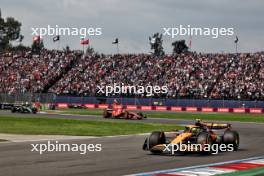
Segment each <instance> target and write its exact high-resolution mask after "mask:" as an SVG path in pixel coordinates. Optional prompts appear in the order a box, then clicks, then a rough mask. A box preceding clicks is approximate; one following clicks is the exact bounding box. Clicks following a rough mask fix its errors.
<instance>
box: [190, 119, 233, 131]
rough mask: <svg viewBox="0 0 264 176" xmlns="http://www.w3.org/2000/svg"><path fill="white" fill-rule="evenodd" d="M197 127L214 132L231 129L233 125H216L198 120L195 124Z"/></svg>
mask: <svg viewBox="0 0 264 176" xmlns="http://www.w3.org/2000/svg"><path fill="white" fill-rule="evenodd" d="M195 125H197V126H204V127H207V128H209V129H212V130H220V129H230V128H232V125H231V124H229V123H214V122H202V121H201V120H197V122H196V123H195Z"/></svg>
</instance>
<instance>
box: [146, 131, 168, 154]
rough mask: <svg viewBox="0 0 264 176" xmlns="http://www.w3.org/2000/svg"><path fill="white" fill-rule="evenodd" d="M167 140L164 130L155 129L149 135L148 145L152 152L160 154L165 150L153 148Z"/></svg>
mask: <svg viewBox="0 0 264 176" xmlns="http://www.w3.org/2000/svg"><path fill="white" fill-rule="evenodd" d="M165 142H166V137H165V134H164V132H160V131H154V132H152V133H151V135H150V136H149V139H148V147H149V149H150V151H151V152H152V153H154V154H160V153H162V152H163V151H162V150H155V149H153V147H154V146H156V145H159V144H165Z"/></svg>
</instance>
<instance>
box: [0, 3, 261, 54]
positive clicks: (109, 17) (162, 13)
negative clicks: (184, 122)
mask: <svg viewBox="0 0 264 176" xmlns="http://www.w3.org/2000/svg"><path fill="white" fill-rule="evenodd" d="M0 5H1V6H0V7H1V10H2V16H3V17H7V16H13V17H15V18H16V19H18V20H19V21H21V22H22V34H23V35H24V36H25V38H24V41H23V43H24V44H26V45H30V44H31V42H32V35H31V33H32V30H31V28H32V27H46V26H47V25H51V26H55V25H59V26H60V27H87V28H89V27H94V28H96V27H100V28H102V35H101V36H91V37H89V38H90V43H91V45H92V46H93V47H94V48H95V50H96V51H99V52H103V53H114V52H116V49H115V46H113V45H112V44H111V42H112V41H113V40H114V38H116V37H118V38H119V40H120V46H119V47H120V52H122V53H148V52H150V49H149V44H148V42H149V41H148V37H149V36H150V35H151V34H153V33H155V32H163V30H162V28H163V27H178V26H179V25H180V24H182V25H188V24H189V25H191V26H193V27H210V28H212V27H219V28H220V27H225V28H230V27H231V28H234V32H235V34H234V36H223V37H219V38H218V39H212V38H211V37H205V36H199V37H198V36H197V37H196V36H193V39H192V40H193V41H192V43H193V50H195V51H198V52H234V40H235V35H238V37H239V47H238V48H239V51H241V52H255V51H263V50H264V49H263V48H264V30H263V29H264V18H263V17H264V10H263V7H264V1H262V0H251V1H248V0H221V1H217V0H199V1H197V0H185V1H179V0H133V1H131V0H97V1H94V0H93V1H92V0H57V1H55V0H41V1H40V0H23V1H21V0H0ZM178 39H185V40H187V41H188V40H189V37H188V36H181V37H176V38H175V39H171V38H169V37H167V36H166V37H164V48H165V51H166V52H167V53H170V52H171V51H172V47H171V43H172V42H173V41H174V40H178ZM79 41H80V38H79V37H76V36H71V37H69V36H62V37H61V43H60V47H64V46H65V45H67V44H68V45H69V46H70V47H71V48H74V49H81V48H82V47H81V46H80V44H79ZM44 42H45V46H46V47H47V48H57V44H56V43H53V42H52V37H44Z"/></svg>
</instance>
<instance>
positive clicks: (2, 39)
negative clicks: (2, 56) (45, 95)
mask: <svg viewBox="0 0 264 176" xmlns="http://www.w3.org/2000/svg"><path fill="white" fill-rule="evenodd" d="M0 14H1V12H0ZM20 28H21V23H20V22H19V21H17V20H15V19H14V18H13V17H7V18H6V20H4V19H3V18H2V17H1V15H0V51H1V50H4V49H6V48H7V47H9V46H11V45H10V42H11V41H14V40H17V39H19V38H20V36H21V35H20V31H21V29H20Z"/></svg>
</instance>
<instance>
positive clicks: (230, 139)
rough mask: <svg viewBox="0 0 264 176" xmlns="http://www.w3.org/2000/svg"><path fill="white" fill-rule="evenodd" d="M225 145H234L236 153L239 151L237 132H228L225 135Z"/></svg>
mask: <svg viewBox="0 0 264 176" xmlns="http://www.w3.org/2000/svg"><path fill="white" fill-rule="evenodd" d="M223 143H224V144H226V145H228V144H232V145H233V148H234V151H237V150H238V148H239V134H238V132H237V131H231V130H228V131H226V132H225V133H224V136H223Z"/></svg>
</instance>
